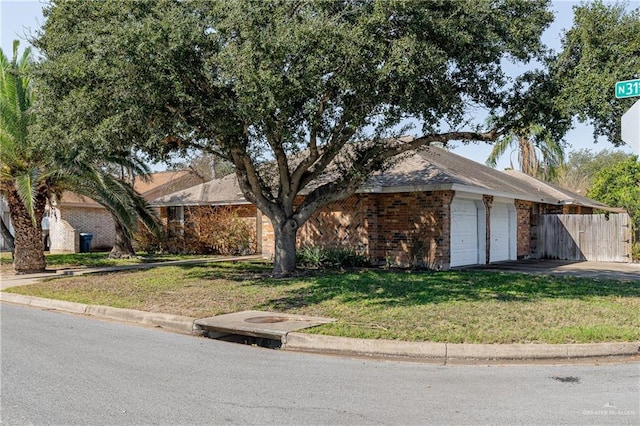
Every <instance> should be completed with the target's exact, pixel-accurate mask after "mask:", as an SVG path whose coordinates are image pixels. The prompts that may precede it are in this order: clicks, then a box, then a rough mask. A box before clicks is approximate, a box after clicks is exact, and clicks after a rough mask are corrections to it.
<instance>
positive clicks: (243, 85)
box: [35, 0, 553, 274]
mask: <svg viewBox="0 0 640 426" xmlns="http://www.w3.org/2000/svg"><path fill="white" fill-rule="evenodd" d="M547 5H548V2H547V1H520V0H491V1H490V0H468V1H455V2H453V1H429V2H406V1H375V0H371V1H366V0H363V1H355V2H351V1H345V2H336V1H323V0H317V1H233V0H231V1H198V0H183V1H177V0H158V1H145V2H140V1H135V0H118V1H113V0H107V1H104V2H75V1H66V0H56V1H53V2H52V3H51V5H50V7H48V8H47V9H46V11H45V16H46V18H47V20H46V23H45V25H44V27H43V30H44V31H43V33H42V34H41V35H40V37H38V39H37V40H36V41H35V44H36V46H37V47H38V48H39V49H40V51H41V53H42V55H43V57H44V59H45V61H44V62H43V64H42V67H41V69H40V74H39V77H40V78H41V80H42V81H43V82H44V83H45V86H46V87H47V88H48V89H47V90H48V93H49V94H50V96H51V98H50V99H51V100H52V102H51V103H49V104H48V105H47V107H46V108H45V113H46V116H48V117H49V119H48V120H47V121H46V126H43V134H44V135H48V138H49V140H53V139H55V138H56V137H59V138H60V139H61V140H64V141H65V143H83V144H85V145H86V144H87V143H91V144H93V146H94V149H100V147H106V146H108V145H109V144H110V143H113V142H112V141H113V140H122V138H125V139H127V140H132V141H133V143H134V144H135V146H136V147H138V148H140V149H142V150H145V151H146V152H147V153H148V154H150V155H152V156H153V157H155V158H162V157H163V156H164V155H166V154H167V153H168V152H175V151H180V150H187V149H194V148H195V149H202V150H204V151H208V152H212V153H215V154H217V155H219V156H220V157H221V158H224V159H227V160H229V161H230V162H232V163H233V165H234V167H235V172H236V176H237V178H238V182H239V185H240V187H241V189H242V191H243V193H244V196H245V197H246V198H247V199H248V200H250V201H251V202H253V203H254V204H256V205H257V206H258V208H260V210H262V212H263V213H264V214H265V215H266V216H267V217H269V218H270V219H271V221H272V223H273V225H274V231H275V237H276V248H275V266H274V271H275V272H276V273H278V274H287V273H290V272H291V271H292V270H293V269H294V268H295V235H296V231H297V229H298V228H299V227H300V226H301V225H302V224H303V223H304V222H305V221H306V220H307V219H308V218H309V217H310V216H311V214H312V213H313V212H314V211H315V210H316V209H317V208H319V207H320V206H322V205H325V204H327V203H330V202H332V201H335V200H338V199H341V198H344V197H346V196H348V195H350V194H352V193H353V192H354V191H356V189H357V188H358V187H359V186H360V185H361V184H362V182H363V181H364V180H365V179H366V178H367V176H369V175H370V174H371V173H373V172H375V171H378V170H383V169H384V168H386V167H389V166H390V164H391V163H392V162H393V159H394V158H397V156H398V155H399V154H402V153H403V152H406V151H408V150H411V149H415V148H419V147H420V146H422V145H425V144H429V143H431V142H444V143H446V142H448V141H451V140H465V141H468V140H481V141H493V140H495V139H496V138H497V137H499V136H500V135H501V134H505V133H507V132H508V131H509V130H510V129H511V128H515V127H522V125H523V124H522V123H521V121H523V120H524V117H526V116H527V114H529V113H531V114H536V113H535V112H534V111H535V108H533V107H532V105H535V104H536V101H535V96H531V93H532V90H530V89H531V88H533V87H536V86H537V80H536V78H535V75H527V76H524V77H523V78H522V79H520V80H518V81H513V80H511V79H510V78H509V77H508V76H507V75H506V74H505V71H504V69H503V64H504V63H506V62H507V61H511V62H516V63H517V62H527V61H529V60H531V59H533V58H540V57H541V55H542V54H543V53H544V47H543V46H542V45H541V42H540V36H541V34H542V32H543V31H544V29H545V28H546V27H547V26H548V24H549V23H550V22H551V20H552V19H553V15H552V13H551V12H550V11H548V10H547ZM54 99H55V102H53V100H54ZM478 109H483V110H488V111H489V112H490V113H492V114H494V115H495V116H497V117H501V119H499V120H496V122H495V125H494V126H493V127H492V128H480V127H478V126H474V125H472V124H471V123H472V122H473V120H472V118H470V117H473V115H474V111H477V110H478ZM407 118H414V119H417V120H418V121H419V123H420V125H421V128H420V129H419V132H420V133H419V134H418V137H417V138H415V139H400V138H399V137H398V136H399V135H400V134H402V133H403V132H404V131H406V129H405V128H404V127H403V126H402V123H403V122H404V121H405V120H406V119H407ZM527 120H529V119H528V118H527ZM525 124H528V123H525ZM52 135H53V136H54V137H53V138H52V137H51V136H52ZM266 162H271V163H270V164H271V166H269V167H265V163H266ZM328 170H331V172H332V173H333V174H332V175H331V177H330V178H326V175H327V172H328ZM273 172H275V174H274V173H273ZM323 176H324V177H325V179H324V180H321V178H322V177H323ZM312 182H313V183H314V184H313V185H312V186H311V185H310V184H311V183H312ZM301 193H304V194H305V197H304V198H303V199H302V200H301V201H300V199H299V197H298V196H299V195H300V194H301Z"/></svg>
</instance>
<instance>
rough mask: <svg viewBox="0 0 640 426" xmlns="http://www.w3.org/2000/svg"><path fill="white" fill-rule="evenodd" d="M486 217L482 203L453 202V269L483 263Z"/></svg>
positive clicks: (458, 199) (455, 200)
mask: <svg viewBox="0 0 640 426" xmlns="http://www.w3.org/2000/svg"><path fill="white" fill-rule="evenodd" d="M484 217H485V213H484V207H483V206H482V201H479V200H467V199H463V198H462V199H461V198H454V200H453V201H452V202H451V233H450V236H451V260H450V266H451V267H454V266H465V265H477V264H478V263H481V262H480V261H479V259H480V253H483V252H484V246H485V245H484V235H485V234H484V232H482V230H484ZM479 225H480V226H479ZM482 263H484V262H482Z"/></svg>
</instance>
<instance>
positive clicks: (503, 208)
mask: <svg viewBox="0 0 640 426" xmlns="http://www.w3.org/2000/svg"><path fill="white" fill-rule="evenodd" d="M514 214H515V211H514V212H510V210H509V205H507V204H504V203H497V204H494V205H493V206H491V218H490V220H489V226H490V244H491V245H490V247H489V261H490V262H500V261H504V260H511V258H512V256H511V253H512V250H511V248H512V246H513V247H515V246H514V244H515V239H516V238H515V226H514V224H513V223H512V222H513V220H512V216H513V215H514Z"/></svg>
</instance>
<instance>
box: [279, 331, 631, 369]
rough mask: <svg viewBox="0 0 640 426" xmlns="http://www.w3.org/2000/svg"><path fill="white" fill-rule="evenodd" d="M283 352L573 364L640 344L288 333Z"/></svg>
mask: <svg viewBox="0 0 640 426" xmlns="http://www.w3.org/2000/svg"><path fill="white" fill-rule="evenodd" d="M282 349H285V350H291V351H301V352H316V353H333V354H340V355H353V356H371V357H390V358H409V359H421V360H425V361H432V362H441V363H443V364H446V363H448V362H455V361H473V360H478V361H486V360H496V361H535V360H574V359H582V358H606V357H615V356H627V357H632V356H638V355H640V342H621V343H586V344H563V345H552V344H543V343H540V344H538V343H523V344H469V343H437V342H404V341H396V340H369V339H351V338H346V337H336V336H325V335H319V334H304V333H295V332H291V333H288V334H287V336H286V337H285V339H284V340H283V344H282Z"/></svg>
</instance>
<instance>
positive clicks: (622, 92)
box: [616, 79, 640, 98]
mask: <svg viewBox="0 0 640 426" xmlns="http://www.w3.org/2000/svg"><path fill="white" fill-rule="evenodd" d="M634 96H640V79H638V80H626V81H619V82H617V83H616V98H632V97H634Z"/></svg>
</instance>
